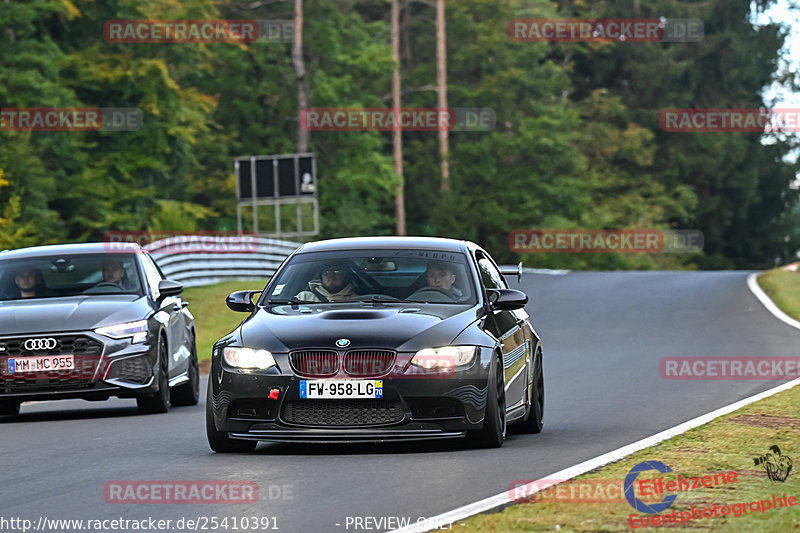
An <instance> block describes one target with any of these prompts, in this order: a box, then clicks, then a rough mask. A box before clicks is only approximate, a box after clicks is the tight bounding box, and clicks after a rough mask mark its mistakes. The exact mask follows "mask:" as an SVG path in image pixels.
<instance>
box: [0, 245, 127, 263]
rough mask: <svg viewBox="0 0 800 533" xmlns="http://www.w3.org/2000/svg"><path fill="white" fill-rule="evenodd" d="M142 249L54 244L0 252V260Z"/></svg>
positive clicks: (125, 246) (118, 246)
mask: <svg viewBox="0 0 800 533" xmlns="http://www.w3.org/2000/svg"><path fill="white" fill-rule="evenodd" d="M141 251H142V249H141V248H139V245H138V244H136V243H130V242H115V243H110V242H87V243H79V244H54V245H48V246H32V247H30V248H19V249H17V250H4V251H2V252H0V259H21V258H26V257H41V256H48V255H60V254H70V255H76V254H103V253H132V254H136V253H141Z"/></svg>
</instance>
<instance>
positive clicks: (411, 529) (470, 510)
mask: <svg viewBox="0 0 800 533" xmlns="http://www.w3.org/2000/svg"><path fill="white" fill-rule="evenodd" d="M795 385H800V378H797V379H795V380H792V381H788V382H786V383H784V384H782V385H778V386H777V387H773V388H771V389H769V390H766V391H764V392H760V393H758V394H756V395H754V396H750V397H749V398H745V399H744V400H739V401H738V402H734V403H732V404H730V405H726V406H724V407H720V408H719V409H717V410H715V411H711V412H710V413H706V414H704V415H700V416H698V417H697V418H693V419H691V420H689V421H687V422H684V423H683V424H678V425H677V426H674V427H672V428H669V429H667V430H664V431H662V432H660V433H656V434H655V435H652V436H650V437H647V438H645V439H642V440H639V441H636V442H634V443H632V444H628V445H627V446H623V447H622V448H617V449H616V450H614V451H611V452H608V453H604V454H603V455H599V456H597V457H595V458H593V459H589V460H588V461H584V462H582V463H579V464H577V465H574V466H571V467H569V468H565V469H564V470H560V471H558V472H554V473H552V474H550V475H549V476H545V477H543V478H541V479H538V480H536V481H532V482H531V483H528V484H527V485H520V486H519V487H517V490H524V491H525V492H524V494H525V497H526V498H529V497H530V496H531V494H535V493H537V492H539V491H541V490H543V489H545V488H547V487H549V486H551V485H555V484H556V483H554V482H553V480H559V482H564V481H568V480H570V479H572V478H574V477H577V476H579V475H581V474H585V473H586V472H589V471H591V470H594V469H595V468H599V467H601V466H605V465H607V464H609V463H613V462H615V461H619V460H620V459H622V458H624V457H626V456H628V455H630V454H632V453H634V452H638V451H639V450H643V449H645V448H649V447H651V446H655V445H656V444H658V443H659V442H662V441H665V440H667V439H671V438H672V437H674V436H676V435H680V434H681V433H685V432H686V431H689V430H690V429H693V428H696V427H697V426H702V425H703V424H707V423H709V422H711V421H712V420H714V419H715V418H717V417H720V416H722V415H727V414H728V413H732V412H733V411H736V410H737V409H741V408H742V407H744V406H746V405H749V404H751V403H753V402H757V401H759V400H763V399H764V398H768V397H769V396H772V395H773V394H777V393H779V392H782V391H785V390H789V389H791V388H792V387H794V386H795ZM522 487H524V488H522ZM511 503H513V502H512V500H511V498H510V497H509V491H504V492H501V493H500V494H496V495H494V496H491V497H489V498H486V499H483V500H480V501H477V502H474V503H470V504H468V505H465V506H463V507H459V508H458V509H453V510H452V511H448V512H446V513H443V514H440V515H437V516H433V517H431V518H429V519H428V520H427V522H428V523H433V524H442V525H444V524H453V523H455V522H456V521H458V520H463V519H464V518H467V517H469V516H472V515H476V514H478V513H485V512H486V511H490V510H492V509H497V508H499V507H504V506H506V505H509V504H511ZM420 525H421V526H422V524H420ZM424 531H429V530H428V529H425V528H424V527H418V526H417V525H416V524H412V525H409V526H407V527H403V528H400V529H395V530H394V531H393V533H422V532H424Z"/></svg>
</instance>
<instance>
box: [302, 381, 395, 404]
mask: <svg viewBox="0 0 800 533" xmlns="http://www.w3.org/2000/svg"><path fill="white" fill-rule="evenodd" d="M300 397H301V398H305V399H315V398H316V399H325V400H327V399H338V398H345V399H352V398H383V380H380V379H326V380H307V379H302V380H300Z"/></svg>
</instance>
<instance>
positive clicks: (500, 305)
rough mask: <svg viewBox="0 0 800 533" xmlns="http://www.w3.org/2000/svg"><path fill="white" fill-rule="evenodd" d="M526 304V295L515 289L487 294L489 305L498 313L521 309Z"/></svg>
mask: <svg viewBox="0 0 800 533" xmlns="http://www.w3.org/2000/svg"><path fill="white" fill-rule="evenodd" d="M492 295H494V296H492ZM526 303H528V295H527V294H525V293H524V292H522V291H518V290H517V289H499V290H495V291H492V292H491V293H490V294H489V305H491V307H492V309H496V310H498V311H514V310H515V309H522V308H523V307H525V304H526Z"/></svg>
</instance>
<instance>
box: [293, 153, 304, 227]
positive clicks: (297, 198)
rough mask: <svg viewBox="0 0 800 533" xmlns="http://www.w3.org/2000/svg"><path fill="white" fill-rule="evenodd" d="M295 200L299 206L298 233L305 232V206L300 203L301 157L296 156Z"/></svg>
mask: <svg viewBox="0 0 800 533" xmlns="http://www.w3.org/2000/svg"><path fill="white" fill-rule="evenodd" d="M294 193H295V195H296V196H295V197H294V201H295V205H296V206H297V233H298V234H300V233H302V232H303V206H302V205H300V158H299V156H297V155H295V156H294Z"/></svg>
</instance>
